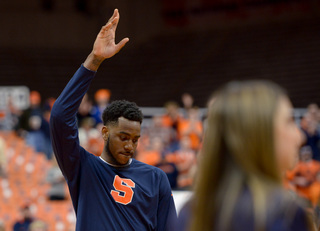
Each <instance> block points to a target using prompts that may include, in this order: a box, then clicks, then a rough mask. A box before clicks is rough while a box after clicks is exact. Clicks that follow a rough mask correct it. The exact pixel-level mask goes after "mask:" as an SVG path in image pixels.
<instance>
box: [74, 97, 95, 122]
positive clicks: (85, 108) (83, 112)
mask: <svg viewBox="0 0 320 231" xmlns="http://www.w3.org/2000/svg"><path fill="white" fill-rule="evenodd" d="M91 110H92V102H91V100H90V99H89V96H88V94H85V96H84V97H83V99H82V101H81V104H80V106H79V110H78V113H77V120H78V124H79V125H80V124H81V122H82V120H83V119H84V118H87V117H92V114H91Z"/></svg>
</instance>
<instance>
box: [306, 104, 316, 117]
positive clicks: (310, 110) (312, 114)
mask: <svg viewBox="0 0 320 231" xmlns="http://www.w3.org/2000/svg"><path fill="white" fill-rule="evenodd" d="M307 111H308V114H309V115H310V117H311V119H312V120H314V121H317V120H318V112H319V107H318V105H317V104H316V103H311V104H309V105H308V107H307Z"/></svg>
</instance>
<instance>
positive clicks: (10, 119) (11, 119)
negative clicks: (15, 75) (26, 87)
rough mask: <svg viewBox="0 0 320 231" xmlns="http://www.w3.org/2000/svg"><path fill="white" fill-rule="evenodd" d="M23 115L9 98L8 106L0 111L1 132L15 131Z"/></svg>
mask: <svg viewBox="0 0 320 231" xmlns="http://www.w3.org/2000/svg"><path fill="white" fill-rule="evenodd" d="M21 113H22V112H21V111H20V110H19V109H17V108H16V107H15V106H14V105H13V103H12V100H11V98H10V97H9V99H8V104H7V106H6V107H5V108H1V109H0V130H8V131H11V130H14V128H15V127H17V125H18V122H19V116H20V115H21Z"/></svg>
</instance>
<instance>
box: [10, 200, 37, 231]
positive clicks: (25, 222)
mask: <svg viewBox="0 0 320 231" xmlns="http://www.w3.org/2000/svg"><path fill="white" fill-rule="evenodd" d="M20 216H21V217H20V219H19V220H18V221H17V222H15V223H14V225H13V231H28V230H29V226H30V224H31V223H32V221H33V220H34V219H33V216H32V213H31V210H30V207H29V206H28V205H26V206H23V207H22V208H21V209H20Z"/></svg>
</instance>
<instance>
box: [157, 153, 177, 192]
mask: <svg viewBox="0 0 320 231" xmlns="http://www.w3.org/2000/svg"><path fill="white" fill-rule="evenodd" d="M156 167H158V168H160V169H161V170H162V171H164V172H165V174H166V175H167V177H168V180H169V183H170V186H171V189H177V187H178V183H177V181H178V176H179V171H178V169H177V167H176V165H175V164H174V163H170V162H168V161H167V160H166V159H165V158H162V159H161V161H160V163H158V164H157V165H156Z"/></svg>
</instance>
